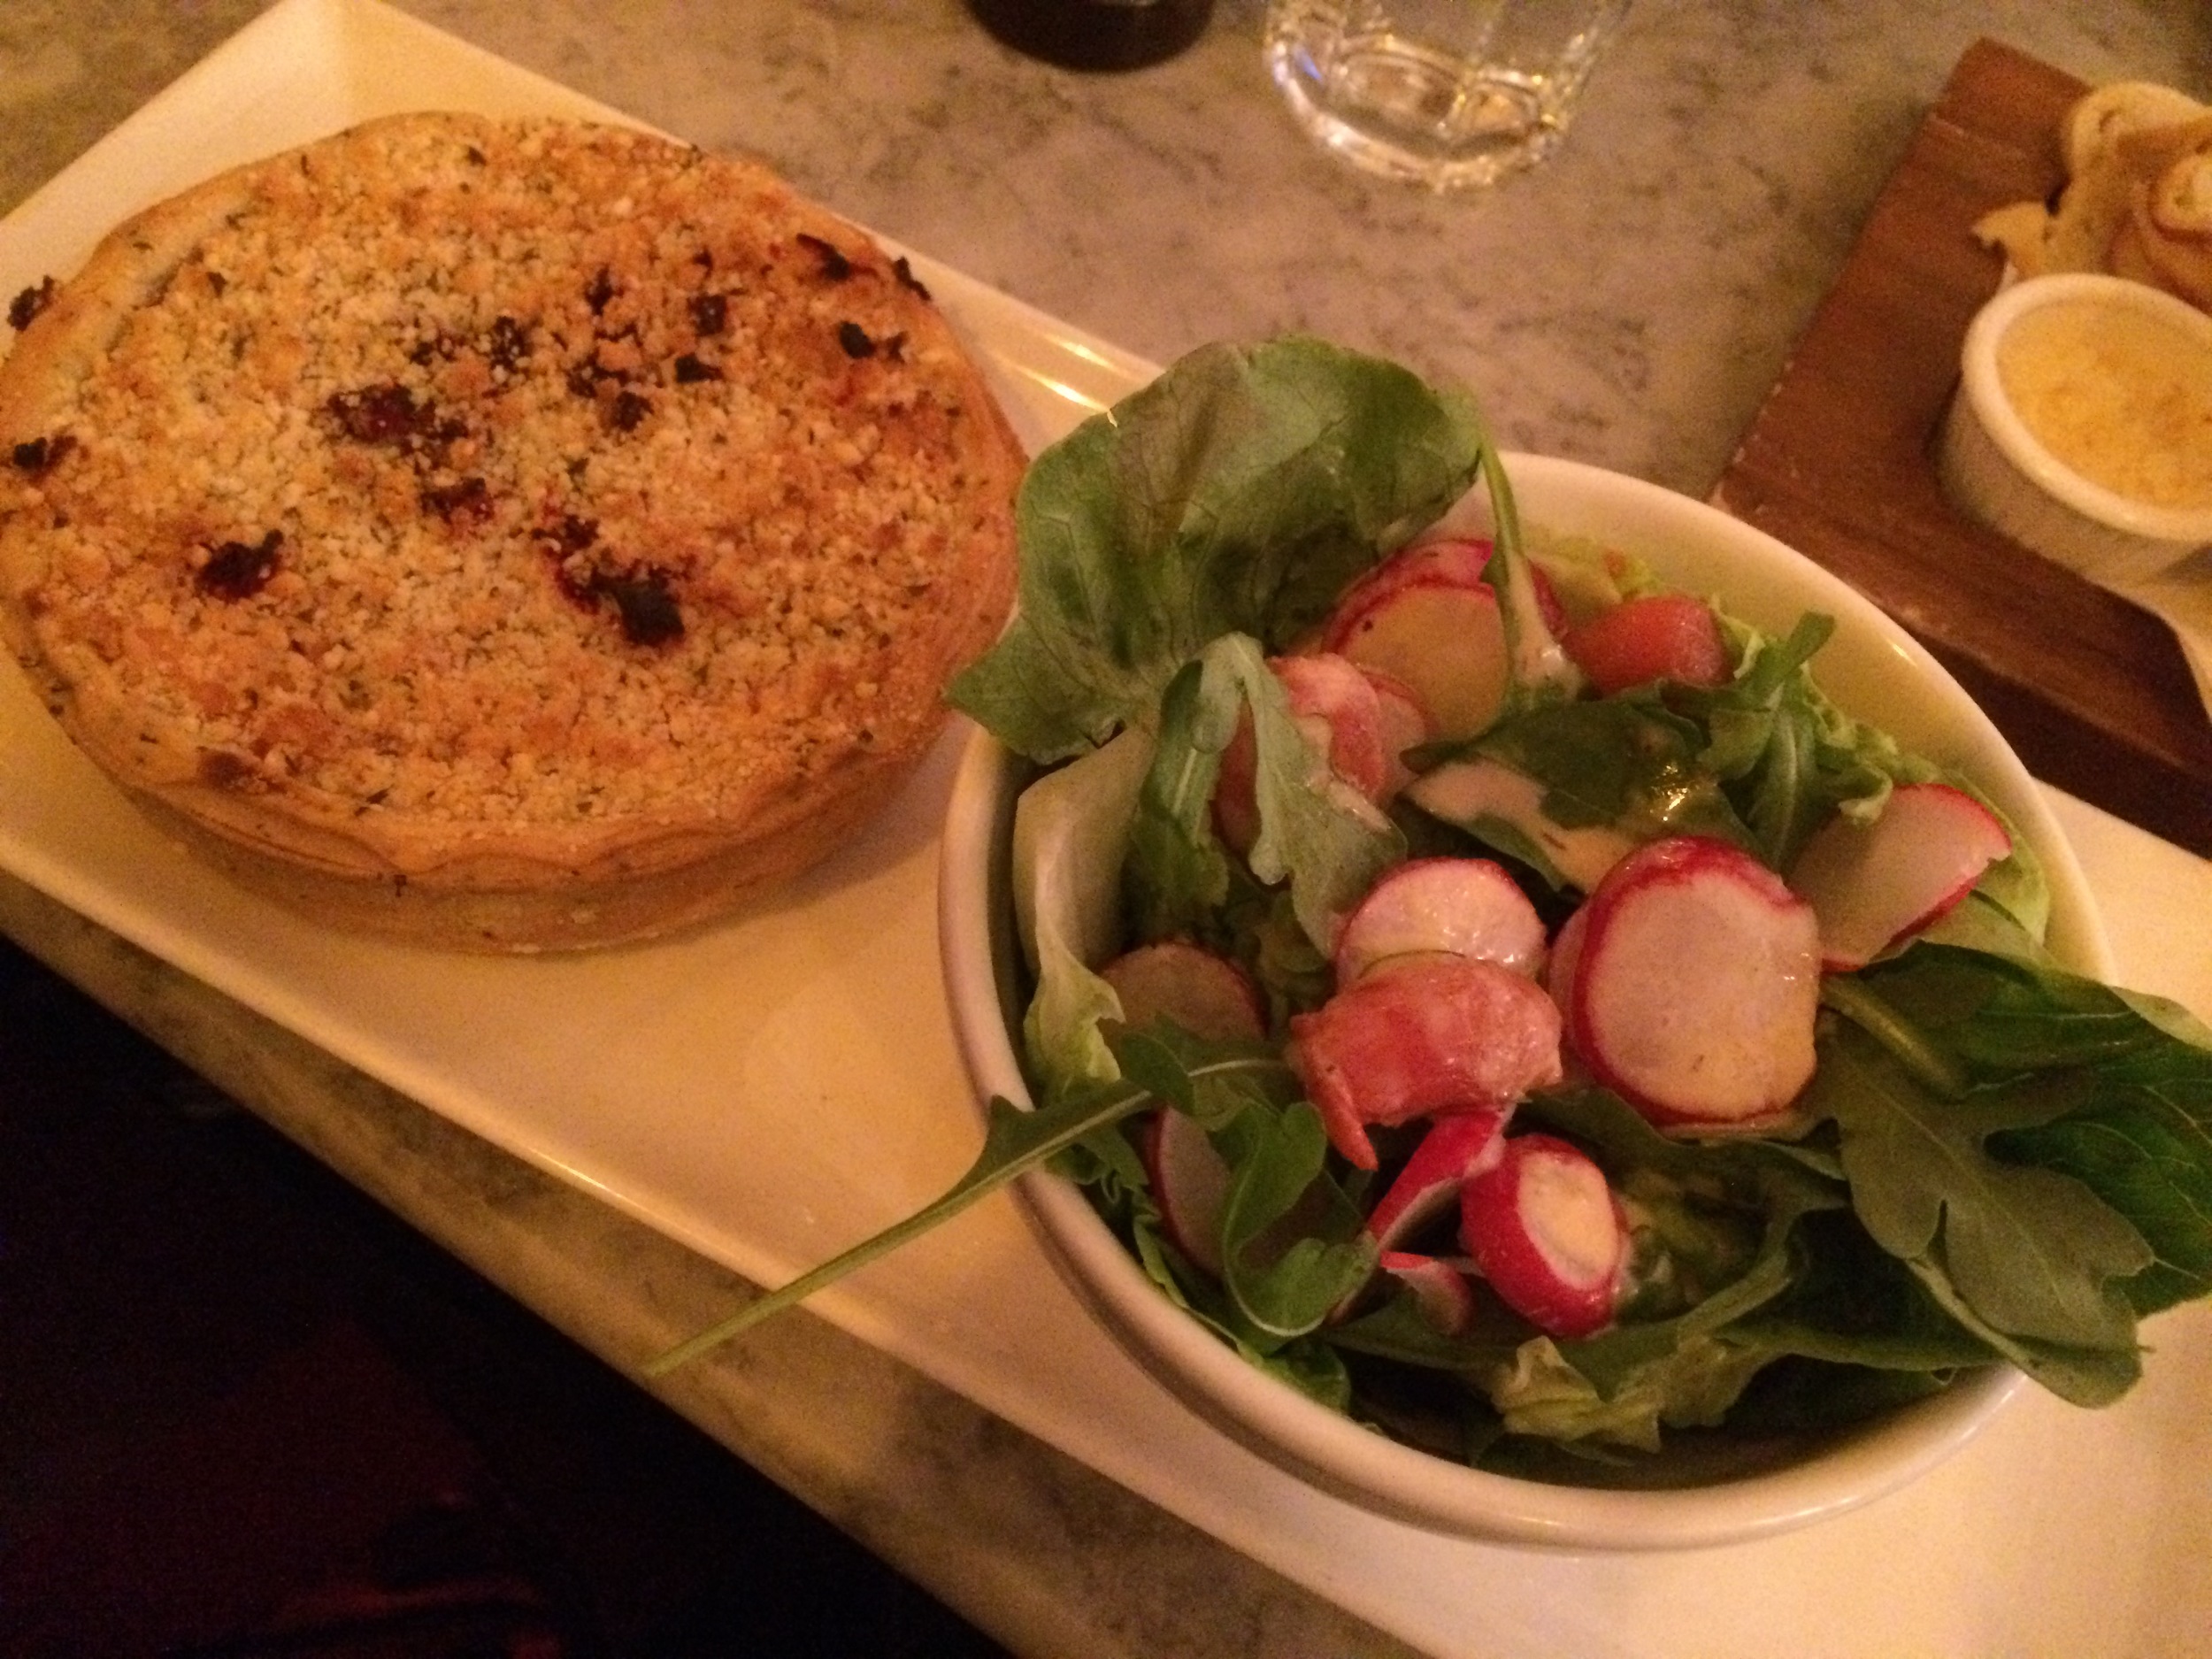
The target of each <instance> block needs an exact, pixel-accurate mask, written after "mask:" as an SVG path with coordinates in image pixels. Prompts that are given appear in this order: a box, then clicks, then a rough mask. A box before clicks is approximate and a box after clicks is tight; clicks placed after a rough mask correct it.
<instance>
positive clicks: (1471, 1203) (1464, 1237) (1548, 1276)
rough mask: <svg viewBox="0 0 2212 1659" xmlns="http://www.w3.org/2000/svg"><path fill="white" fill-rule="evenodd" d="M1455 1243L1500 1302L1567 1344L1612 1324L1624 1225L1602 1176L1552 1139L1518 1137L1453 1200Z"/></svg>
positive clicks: (1620, 1274)
mask: <svg viewBox="0 0 2212 1659" xmlns="http://www.w3.org/2000/svg"><path fill="white" fill-rule="evenodd" d="M1459 1236H1460V1241H1461V1242H1462V1243H1463V1244H1464V1245H1465V1246H1466V1248H1467V1253H1468V1254H1469V1255H1470V1256H1473V1257H1474V1260H1475V1265H1476V1267H1477V1268H1478V1269H1479V1271H1481V1273H1482V1276H1483V1277H1484V1278H1485V1279H1488V1280H1489V1281H1490V1286H1491V1288H1492V1289H1494V1290H1495V1291H1496V1292H1497V1293H1498V1299H1499V1300H1500V1301H1501V1302H1504V1303H1505V1305H1506V1306H1507V1307H1509V1308H1510V1309H1512V1310H1513V1311H1514V1312H1516V1313H1517V1314H1519V1315H1520V1316H1521V1317H1523V1318H1524V1319H1526V1320H1527V1321H1528V1322H1529V1323H1530V1324H1531V1325H1534V1326H1535V1327H1536V1328H1537V1329H1538V1330H1540V1331H1541V1332H1543V1333H1545V1334H1546V1335H1548V1336H1554V1337H1557V1338H1559V1339H1560V1340H1563V1341H1571V1340H1575V1339H1577V1338H1579V1337H1586V1336H1594V1335H1595V1334H1596V1333H1598V1332H1600V1331H1602V1330H1603V1329H1605V1327H1606V1326H1607V1325H1610V1324H1612V1322H1613V1315H1614V1311H1615V1310H1616V1308H1617V1305H1618V1303H1619V1300H1620V1293H1621V1285H1622V1278H1623V1270H1624V1267H1625V1265H1626V1263H1627V1259H1628V1219H1627V1217H1626V1216H1625V1215H1624V1213H1623V1212H1622V1210H1621V1206H1620V1202H1619V1201H1618V1200H1617V1199H1616V1198H1615V1197H1614V1195H1613V1189H1612V1187H1610V1186H1609V1184H1608V1183H1607V1181H1606V1179H1605V1171H1602V1170H1601V1169H1600V1168H1598V1166H1597V1165H1596V1164H1594V1163H1592V1162H1591V1160H1590V1159H1589V1158H1588V1157H1587V1156H1585V1155H1584V1154H1583V1153H1582V1152H1581V1151H1580V1150H1578V1148H1575V1147H1572V1146H1570V1145H1569V1144H1568V1143H1567V1142H1566V1141H1561V1140H1559V1139H1557V1138H1556V1137H1555V1136H1552V1135H1544V1134H1530V1135H1517V1136H1515V1137H1514V1138H1513V1139H1512V1140H1510V1141H1507V1142H1506V1143H1505V1149H1504V1152H1503V1154H1502V1156H1500V1157H1499V1159H1498V1161H1497V1163H1496V1164H1494V1165H1492V1166H1491V1167H1490V1168H1489V1169H1488V1170H1486V1171H1483V1172H1482V1173H1481V1174H1479V1175H1478V1176H1476V1177H1475V1178H1474V1179H1472V1180H1471V1181H1469V1182H1468V1183H1467V1185H1466V1187H1465V1188H1464V1189H1463V1192H1462V1194H1461V1196H1460V1224H1459Z"/></svg>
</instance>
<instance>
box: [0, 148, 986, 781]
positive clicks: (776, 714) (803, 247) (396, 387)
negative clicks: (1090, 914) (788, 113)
mask: <svg viewBox="0 0 2212 1659" xmlns="http://www.w3.org/2000/svg"><path fill="white" fill-rule="evenodd" d="M388 142H389V145H390V148H389V150H388V151H386V152H380V159H379V160H378V162H377V163H376V165H374V166H373V167H370V166H363V165H351V166H349V167H347V168H344V169H338V168H331V167H326V166H321V165H318V161H317V157H316V152H313V151H311V152H308V157H307V159H306V161H305V162H304V163H298V162H295V163H294V164H292V165H282V166H276V165H272V166H269V167H266V168H265V169H263V170H262V171H261V172H260V173H259V174H258V175H257V180H256V185H255V188H254V190H253V192H252V195H251V198H250V201H249V202H248V203H247V204H246V205H245V206H244V207H243V208H242V211H238V212H237V213H235V214H234V216H233V217H232V219H231V220H230V222H229V223H228V224H227V226H226V227H224V228H222V229H220V230H219V231H218V232H216V233H215V234H212V235H211V237H210V238H209V239H208V240H206V241H205V242H204V243H203V244H202V245H200V246H199V247H198V248H197V249H196V250H195V251H194V253H193V254H192V255H191V257H188V259H187V260H186V261H185V263H184V264H183V265H182V266H181V267H180V269H179V270H178V271H177V272H176V273H174V276H173V279H172V280H169V281H168V282H167V283H166V284H165V286H164V287H163V288H162V290H161V292H160V293H159V295H158V296H157V297H155V298H153V299H151V300H150V302H149V303H147V304H146V305H144V306H143V307H142V309H141V310H139V311H136V312H134V314H133V315H132V316H131V317H130V318H129V319H128V321H127V323H126V325H125V326H124V327H123V329H122V331H121V334H120V335H119V338H118V339H117V340H116V341H115V342H114V344H113V347H112V349H111V350H110V351H109V352H108V353H107V354H106V355H105V356H104V357H103V358H102V359H101V360H100V362H99V363H98V365H97V366H96V369H95V371H94V372H93V373H92V374H91V375H90V377H89V378H88V380H86V381H85V383H84V384H82V385H81V387H80V388H78V391H77V393H76V395H75V396H74V398H73V401H71V402H70V403H68V404H67V406H66V407H65V408H64V409H63V410H62V411H60V412H59V413H58V416H57V417H56V419H54V421H53V423H52V426H51V428H50V431H51V435H50V436H47V437H42V438H40V439H37V440H35V441H32V442H27V443H22V444H19V445H17V446H16V448H15V450H14V464H15V465H14V469H13V470H12V471H7V472H0V534H15V533H20V532H22V531H23V527H24V526H26V525H27V524H29V523H31V522H32V521H34V520H35V523H36V525H37V526H38V531H37V533H38V534H42V535H46V536H50V537H51V538H52V541H51V544H50V545H51V553H50V557H49V558H48V559H47V561H46V564H45V569H46V571H47V572H48V576H47V580H45V581H44V583H43V585H42V588H39V589H38V590H37V591H36V592H35V593H31V594H28V595H25V600H26V605H27V609H28V610H29V611H32V612H34V613H35V616H36V618H37V622H36V626H37V628H38V631H39V634H40V639H41V643H42V647H43V648H44V649H45V650H46V652H47V654H48V657H49V659H50V662H51V663H52V664H53V665H54V666H55V668H56V669H58V671H59V672H61V673H62V674H64V675H65V677H66V678H68V679H71V680H79V681H86V680H95V679H97V678H99V677H101V676H107V677H109V682H110V683H111V685H112V687H114V689H115V690H116V692H117V693H118V694H119V695H121V696H123V697H125V698H127V699H128V700H130V701H131V702H133V703H134V705H135V706H139V707H142V708H143V709H145V710H149V711H150V714H151V715H152V716H154V717H156V718H159V719H161V720H165V721H167V722H171V723H173V725H174V726H176V727H177V728H179V729H180V730H182V731H183V732H184V733H187V734H188V736H189V737H190V739H191V740H192V741H194V742H195V743H196V744H197V745H198V746H199V749H200V751H201V753H202V754H203V756H204V757H224V758H222V759H220V760H216V761H213V762H211V763H206V762H204V764H203V766H202V774H203V775H204V776H210V777H213V776H218V775H220V776H221V778H222V780H223V781H224V782H225V783H226V784H227V785H228V786H230V787H245V788H282V789H284V790H287V791H289V792H293V793H295V794H296V795H301V796H303V797H315V796H319V797H320V798H323V799H325V800H326V801H327V802H330V803H354V805H355V807H356V810H394V811H404V812H407V813H411V814H415V815H419V816H424V817H427V818H433V819H440V820H452V821H457V822H478V821H482V822H501V823H512V824H563V823H570V822H576V821H589V820H595V819H602V818H609V817H612V816H616V815H618V814H622V813H626V812H634V811H639V810H653V811H656V812H660V811H663V810H670V811H677V810H681V811H689V810H709V811H711V810H716V809H717V808H718V807H721V806H724V805H726V804H728V803H743V802H746V801H749V800H751V799H754V798H756V797H757V795H758V793H759V791H760V789H761V788H762V787H764V786H767V787H772V786H773V785H774V784H775V783H776V780H779V779H785V780H787V779H794V778H800V777H804V776H807V775H809V774H810V773H811V772H815V771H817V770H818V769H819V768H821V767H823V766H826V765H830V764H835V763H836V762H838V761H839V760H841V759H842V758H843V757H847V756H849V755H850V754H851V753H853V752H854V751H855V749H856V748H864V747H867V746H869V745H871V744H873V743H880V742H882V741H886V740H887V739H892V738H896V737H897V736H899V735H900V734H901V733H904V732H906V731H910V730H914V729H918V726H919V725H920V723H922V722H924V721H929V720H933V718H934V717H935V710H934V709H933V707H931V706H929V705H930V704H931V703H933V698H930V697H926V696H924V697H917V696H916V695H914V692H913V688H912V687H911V685H910V684H904V686H903V689H902V688H901V687H902V682H901V681H900V677H899V668H898V665H899V664H900V662H901V659H902V654H903V653H905V652H907V651H909V650H910V649H911V645H912V641H915V640H916V639H918V638H927V637H930V636H931V635H932V634H933V630H934V629H935V628H936V626H938V618H941V616H942V615H943V613H944V612H945V611H947V610H948V608H949V607H951V606H953V605H955V604H956V603H958V597H957V595H951V594H949V593H947V592H946V591H944V586H945V584H944V581H943V580H942V579H943V576H944V572H945V571H946V569H947V564H948V553H949V549H951V548H953V547H954V546H956V545H957V544H958V543H959V542H960V541H962V540H963V539H964V537H965V536H966V534H967V533H968V530H969V527H970V519H971V516H972V512H973V511H974V509H973V506H972V503H971V502H969V501H968V500H967V499H966V497H967V495H968V487H969V486H970V485H971V484H972V480H968V479H964V478H962V477H960V476H958V475H957V466H958V462H957V457H958V455H959V453H960V450H959V448H958V444H957V429H958V428H959V426H961V424H962V423H963V422H964V421H965V420H967V419H972V418H973V415H974V411H965V410H964V409H963V408H962V407H961V406H960V405H961V403H962V400H963V399H964V396H965V391H964V387H965V385H966V384H967V382H966V381H965V380H964V369H963V368H962V367H961V366H960V365H959V364H958V362H957V357H956V351H955V349H954V348H953V347H952V346H951V345H950V343H949V338H948V337H947V336H946V334H944V332H943V331H942V329H941V327H940V326H938V325H937V324H936V323H935V321H934V319H933V318H932V317H931V316H930V314H929V313H928V311H927V308H926V296H924V295H923V294H922V292H921V289H920V286H919V284H918V283H916V282H914V281H913V280H912V278H911V275H910V273H909V272H907V271H906V270H905V269H904V267H903V264H902V262H901V263H899V264H897V265H895V264H894V262H892V261H889V260H887V259H886V258H885V257H883V256H882V255H881V254H880V253H879V251H878V250H876V249H874V248H873V247H872V246H870V245H868V244H867V243H866V242H864V239H862V238H860V237H857V236H847V237H841V238H840V239H838V240H836V241H832V240H831V239H830V238H829V237H828V236H826V235H824V234H818V229H817V230H802V229H800V228H799V227H800V226H801V225H802V224H811V225H814V226H816V227H820V225H821V221H820V219H818V218H817V217H812V216H810V215H807V214H806V212H805V211H804V210H803V209H801V208H799V207H797V206H795V204H793V203H792V201H791V198H790V197H789V196H788V195H787V193H786V192H785V190H784V189H783V188H782V187H781V186H780V185H779V184H777V183H776V182H775V181H774V180H771V179H769V178H768V177H767V176H766V175H765V174H763V173H758V172H757V171H756V170H754V169H751V168H747V167H742V166H740V165H736V164H726V163H721V162H717V161H714V160H712V159H711V158H709V157H703V156H702V155H700V154H699V153H698V152H696V151H692V150H685V149H682V148H680V147H678V146H675V145H672V144H669V143H666V142H663V141H660V140H657V139H653V138H649V137H646V136H642V135H638V134H629V133H626V132H622V131H618V130H615V129H602V128H589V127H567V126H563V125H559V124H555V123H508V124H499V123H490V122H486V123H481V124H479V125H473V126H462V125H457V124H453V123H448V124H446V125H443V126H438V127H423V128H420V129H409V130H407V131H405V132H404V133H403V134H399V135H398V136H396V137H395V138H393V139H391V140H390V141H388ZM27 303H28V302H24V301H19V308H22V307H23V306H25V305H26V304H27ZM26 320H27V319H26ZM894 343H895V346H896V349H881V348H885V347H887V346H890V345H893V344H894ZM27 508H35V509H37V511H35V512H28V511H20V510H22V509H27ZM10 510H16V511H13V512H12V513H11V511H10Z"/></svg>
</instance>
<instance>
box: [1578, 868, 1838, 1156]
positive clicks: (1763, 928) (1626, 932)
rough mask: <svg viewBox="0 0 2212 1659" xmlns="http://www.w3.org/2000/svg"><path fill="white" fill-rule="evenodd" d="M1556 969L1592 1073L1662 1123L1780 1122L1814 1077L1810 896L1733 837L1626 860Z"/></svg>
mask: <svg viewBox="0 0 2212 1659" xmlns="http://www.w3.org/2000/svg"><path fill="white" fill-rule="evenodd" d="M1551 979H1552V984H1553V995H1555V997H1557V998H1558V999H1559V1002H1560V1007H1561V1010H1562V1012H1563V1015H1564V1023H1565V1030H1566V1036H1567V1041H1568V1042H1569V1043H1571V1045H1572V1046H1573V1048H1574V1050H1575V1053H1576V1055H1577V1056H1578V1058H1579V1059H1580V1060H1581V1062H1582V1064H1584V1065H1585V1066H1586V1067H1587V1068H1588V1070H1589V1072H1590V1074H1591V1076H1592V1077H1593V1078H1594V1079H1596V1080H1597V1081H1598V1082H1600V1083H1602V1084H1603V1085H1604V1086H1605V1087H1608V1088H1609V1089H1611V1090H1613V1091H1614V1093H1616V1094H1619V1095H1620V1096H1621V1098H1622V1099H1624V1100H1625V1101H1627V1102H1629V1104H1631V1105H1632V1106H1633V1107H1635V1108H1636V1109H1637V1110H1639V1111H1640V1112H1641V1113H1642V1114H1643V1115H1644V1116H1645V1117H1646V1118H1648V1119H1649V1120H1650V1121H1651V1122H1653V1123H1654V1124H1655V1125H1658V1126H1660V1127H1661V1128H1664V1129H1690V1130H1698V1131H1703V1132H1707V1133H1712V1132H1715V1131H1718V1130H1740V1131H1757V1130H1759V1129H1763V1128H1766V1127H1770V1126H1771V1125H1773V1124H1774V1123H1775V1122H1777V1121H1778V1120H1779V1119H1781V1118H1784V1117H1786V1114H1787V1112H1788V1110H1789V1106H1790V1102H1792V1101H1793V1100H1794V1099H1795V1098H1796V1095H1797V1093H1798V1091H1799V1090H1800V1089H1801V1088H1803V1087H1805V1084H1806V1083H1807V1081H1808V1080H1809V1079H1810V1078H1811V1077H1812V1074H1813V1020H1814V1016H1815V1014H1816V1012H1817V1010H1818V1003H1819V996H1820V942H1819V932H1818V925H1817V923H1816V921H1815V919H1814V917H1813V910H1812V906H1810V905H1809V904H1807V903H1806V902H1804V901H1803V900H1801V899H1800V898H1799V897H1798V896H1797V895H1795V894H1793V893H1792V892H1791V891H1790V890H1789V889H1788V888H1787V887H1785V886H1783V885H1782V880H1781V878H1780V877H1778V876H1777V875H1776V874H1775V873H1774V872H1772V871H1770V870H1769V869H1768V868H1767V867H1766V866H1765V865H1764V864H1761V863H1759V861H1758V860H1757V859H1755V858H1754V857H1752V856H1750V855H1749V854H1748V853H1747V852H1744V851H1743V850H1742V849H1740V848H1737V847H1732V846H1730V845H1729V844H1728V843H1727V842H1725V841H1711V840H1708V839H1706V838H1704V837H1701V836H1676V837H1672V838H1671V839H1669V840H1666V841H1654V842H1653V843H1651V845H1649V846H1647V847H1642V848H1639V849H1637V850H1636V851H1635V852H1633V853H1631V854H1630V855H1629V856H1627V857H1626V858H1624V859H1623V860H1621V862H1620V863H1619V864H1617V865H1615V866H1614V868H1613V870H1612V872H1610V873H1609V875H1607V877H1606V878H1605V879H1604V880H1603V881H1601V882H1600V883H1599V884H1598V888H1597V891H1596V892H1594V893H1593V894H1592V895H1590V897H1589V899H1588V901H1587V902H1586V903H1585V904H1584V905H1583V907H1582V909H1581V910H1580V911H1578V912H1577V915H1576V917H1575V918H1574V919H1573V920H1572V921H1571V922H1570V923H1569V925H1568V926H1567V928H1566V929H1564V930H1563V933H1562V935H1561V938H1560V941H1558V943H1557V944H1555V947H1554V949H1553V955H1552V974H1551Z"/></svg>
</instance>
